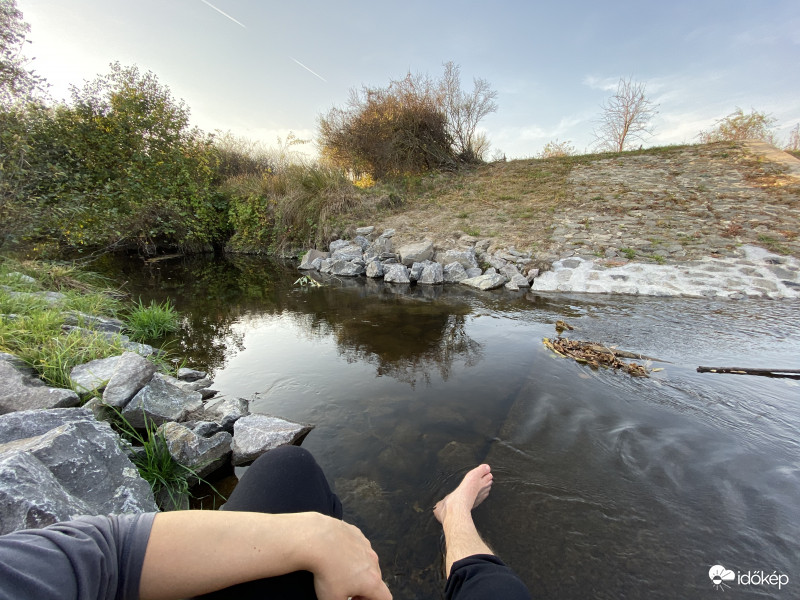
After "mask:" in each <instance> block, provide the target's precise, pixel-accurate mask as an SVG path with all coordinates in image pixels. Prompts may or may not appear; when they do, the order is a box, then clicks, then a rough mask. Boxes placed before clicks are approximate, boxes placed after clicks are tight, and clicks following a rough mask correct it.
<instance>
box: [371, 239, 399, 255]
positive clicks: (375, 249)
mask: <svg viewBox="0 0 800 600" xmlns="http://www.w3.org/2000/svg"><path fill="white" fill-rule="evenodd" d="M393 251H394V247H393V245H392V238H389V237H383V236H381V237H379V238H378V239H377V240H375V241H374V242H372V244H370V247H369V252H371V253H374V254H375V255H376V256H382V255H384V254H392V253H393Z"/></svg>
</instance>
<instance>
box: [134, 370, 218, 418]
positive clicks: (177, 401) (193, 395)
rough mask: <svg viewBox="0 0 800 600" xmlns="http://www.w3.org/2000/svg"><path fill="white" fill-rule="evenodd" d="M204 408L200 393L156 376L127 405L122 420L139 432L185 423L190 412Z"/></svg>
mask: <svg viewBox="0 0 800 600" xmlns="http://www.w3.org/2000/svg"><path fill="white" fill-rule="evenodd" d="M202 405H203V397H202V396H201V395H200V393H199V392H188V391H185V390H183V389H181V388H180V387H178V386H176V385H173V384H172V383H170V382H169V381H166V380H165V379H164V378H163V377H160V376H159V374H156V375H155V376H154V377H153V378H152V379H151V380H150V382H149V383H148V384H147V385H146V386H144V387H143V388H142V389H141V390H139V392H138V393H137V394H136V395H135V396H134V397H133V399H132V400H131V401H130V402H128V404H127V406H125V408H124V409H123V410H122V416H123V417H125V418H126V419H127V420H128V422H129V423H130V424H131V425H132V426H133V427H136V428H137V429H143V428H144V427H145V418H146V419H147V421H148V423H150V422H152V423H154V424H155V425H161V424H162V423H165V422H167V421H182V420H183V419H184V418H185V417H186V415H188V414H189V413H190V412H192V411H194V410H197V409H198V408H200V407H201V406H202Z"/></svg>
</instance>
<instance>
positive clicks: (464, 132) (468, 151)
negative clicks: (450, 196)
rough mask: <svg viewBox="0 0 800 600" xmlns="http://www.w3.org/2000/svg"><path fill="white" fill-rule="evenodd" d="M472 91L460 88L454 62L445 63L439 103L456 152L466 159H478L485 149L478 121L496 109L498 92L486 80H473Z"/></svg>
mask: <svg viewBox="0 0 800 600" xmlns="http://www.w3.org/2000/svg"><path fill="white" fill-rule="evenodd" d="M472 81H473V88H472V92H471V93H467V92H465V91H463V90H462V89H461V67H459V66H458V65H457V64H455V63H454V62H453V61H449V62H446V63H445V64H444V74H443V75H442V79H441V83H440V85H441V103H442V106H443V108H444V112H445V115H446V116H447V130H448V131H447V132H448V133H449V134H450V137H452V138H453V147H454V150H455V152H456V154H457V155H458V156H459V157H460V158H461V159H462V160H466V161H469V162H472V161H475V160H481V159H482V157H483V156H484V155H485V154H486V152H487V151H488V147H489V143H488V140H487V139H486V136H485V135H482V134H479V133H477V131H476V130H477V127H478V123H480V122H481V121H482V120H483V119H484V117H486V115H488V114H490V113H493V112H495V111H496V110H497V103H496V102H495V99H496V98H497V91H496V90H493V89H492V87H491V85H489V82H488V81H486V80H485V79H473V80H472Z"/></svg>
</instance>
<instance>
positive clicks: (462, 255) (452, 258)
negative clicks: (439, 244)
mask: <svg viewBox="0 0 800 600" xmlns="http://www.w3.org/2000/svg"><path fill="white" fill-rule="evenodd" d="M436 262H439V263H441V264H443V265H449V264H450V263H452V262H458V263H460V264H461V266H462V267H464V268H465V269H473V268H475V267H477V266H478V259H477V258H476V257H475V250H474V249H473V248H470V249H469V250H445V251H444V252H439V253H437V255H436Z"/></svg>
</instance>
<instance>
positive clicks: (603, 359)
mask: <svg viewBox="0 0 800 600" xmlns="http://www.w3.org/2000/svg"><path fill="white" fill-rule="evenodd" d="M543 342H544V345H545V347H547V348H549V349H550V350H552V351H553V352H555V353H556V354H558V355H559V356H563V357H564V358H572V359H574V360H576V361H578V362H579V363H582V364H585V365H589V366H590V367H592V368H595V369H596V368H598V367H607V368H610V369H621V370H622V371H625V372H626V373H627V374H628V375H630V376H632V377H649V373H648V371H647V368H645V366H644V365H640V364H638V363H635V362H629V363H626V362H623V361H621V360H620V359H619V357H620V356H626V357H628V358H630V357H631V356H632V355H631V354H630V353H628V352H618V351H615V350H612V349H611V348H607V347H606V346H603V345H602V344H597V343H595V342H581V341H580V340H570V339H567V338H562V337H559V338H556V339H550V338H544V339H543ZM642 358H644V357H642Z"/></svg>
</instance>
